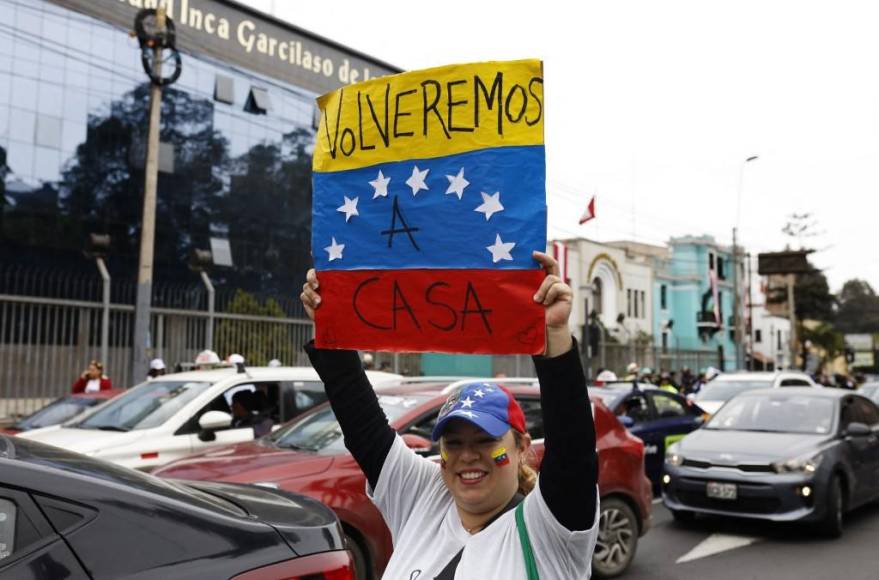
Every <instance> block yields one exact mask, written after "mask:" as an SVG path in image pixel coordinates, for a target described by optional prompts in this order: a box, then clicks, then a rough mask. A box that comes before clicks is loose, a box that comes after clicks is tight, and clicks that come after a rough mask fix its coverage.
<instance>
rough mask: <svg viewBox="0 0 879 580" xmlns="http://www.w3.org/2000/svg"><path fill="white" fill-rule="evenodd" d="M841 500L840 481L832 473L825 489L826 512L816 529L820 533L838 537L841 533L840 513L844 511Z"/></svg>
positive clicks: (843, 504)
mask: <svg viewBox="0 0 879 580" xmlns="http://www.w3.org/2000/svg"><path fill="white" fill-rule="evenodd" d="M843 500H844V498H843V495H842V481H841V480H840V479H839V476H838V475H834V476H833V479H831V480H830V486H829V487H828V489H827V503H826V505H827V512H826V513H825V514H824V518H822V519H821V521H820V522H819V523H818V529H819V530H820V531H821V533H822V534H824V535H826V536H829V537H831V538H838V537H840V536H841V535H842V515H843V513H844V511H845V503H844V501H843Z"/></svg>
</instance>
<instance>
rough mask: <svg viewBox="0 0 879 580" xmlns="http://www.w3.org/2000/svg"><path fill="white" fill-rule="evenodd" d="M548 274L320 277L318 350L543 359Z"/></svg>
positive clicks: (341, 273) (339, 273)
mask: <svg viewBox="0 0 879 580" xmlns="http://www.w3.org/2000/svg"><path fill="white" fill-rule="evenodd" d="M544 276H545V274H544V272H543V270H347V271H345V270H326V271H322V272H318V274H317V277H318V282H319V283H320V295H321V305H320V307H319V308H318V309H317V311H316V331H315V345H316V346H317V347H319V348H346V349H368V350H385V351H403V352H426V351H430V352H458V353H474V354H540V353H542V352H543V351H544V345H545V342H546V333H545V328H544V324H545V322H544V320H545V319H544V310H543V305H541V304H537V303H535V302H534V299H533V298H534V293H535V292H536V291H537V289H538V288H539V287H540V283H541V282H542V281H543V278H544Z"/></svg>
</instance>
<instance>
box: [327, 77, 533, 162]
mask: <svg viewBox="0 0 879 580" xmlns="http://www.w3.org/2000/svg"><path fill="white" fill-rule="evenodd" d="M318 105H319V106H320V115H321V121H320V127H319V128H318V134H317V143H316V144H315V148H314V160H313V164H312V168H313V169H314V171H341V170H345V169H356V168H358V167H367V166H369V165H375V164H377V163H386V162H391V161H401V160H405V159H422V158H434V157H442V156H445V155H452V154H455V153H464V152H467V151H473V150H477V149H485V148H489V147H503V146H509V145H542V144H543V111H544V104H543V63H542V62H541V61H539V60H517V61H508V62H482V63H475V64H458V65H449V66H443V67H438V68H431V69H424V70H419V71H413V72H407V73H401V74H398V75H393V76H388V77H381V78H378V79H372V80H369V81H365V82H362V83H358V84H354V85H349V86H347V87H344V88H341V89H339V90H337V91H334V92H332V93H328V94H326V95H324V96H322V97H320V98H319V99H318Z"/></svg>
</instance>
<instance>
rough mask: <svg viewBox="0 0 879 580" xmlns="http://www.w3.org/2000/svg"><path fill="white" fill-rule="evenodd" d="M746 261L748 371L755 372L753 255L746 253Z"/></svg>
mask: <svg viewBox="0 0 879 580" xmlns="http://www.w3.org/2000/svg"><path fill="white" fill-rule="evenodd" d="M745 259H746V260H748V344H749V345H750V346H749V348H750V350H751V356H750V357H748V370H749V371H752V370H754V344H755V343H754V297H753V296H751V286H753V282H752V280H751V254H749V253H746V254H745Z"/></svg>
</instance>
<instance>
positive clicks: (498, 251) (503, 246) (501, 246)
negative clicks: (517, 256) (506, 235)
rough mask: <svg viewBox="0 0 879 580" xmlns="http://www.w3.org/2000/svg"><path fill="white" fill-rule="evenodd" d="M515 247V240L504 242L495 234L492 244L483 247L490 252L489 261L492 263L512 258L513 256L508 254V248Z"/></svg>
mask: <svg viewBox="0 0 879 580" xmlns="http://www.w3.org/2000/svg"><path fill="white" fill-rule="evenodd" d="M515 247H516V243H515V242H507V243H504V242H503V241H501V235H500V234H497V237H496V238H495V240H494V245H492V246H486V247H485V249H486V250H488V251H489V252H491V261H492V263H494V264H497V263H498V262H500V261H501V260H510V261H512V260H513V256H511V255H510V250H512V249H513V248H515Z"/></svg>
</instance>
